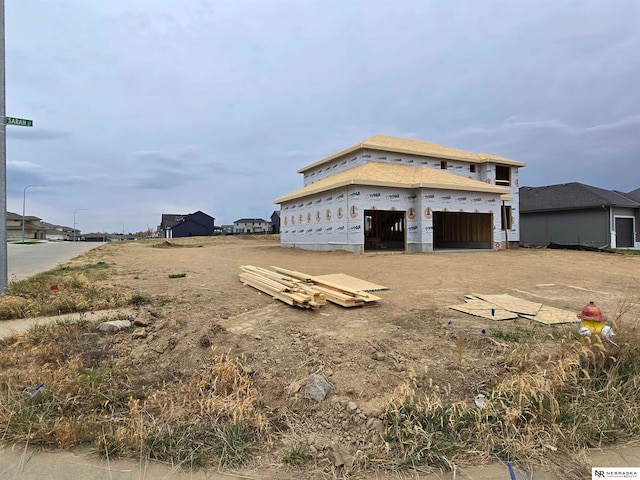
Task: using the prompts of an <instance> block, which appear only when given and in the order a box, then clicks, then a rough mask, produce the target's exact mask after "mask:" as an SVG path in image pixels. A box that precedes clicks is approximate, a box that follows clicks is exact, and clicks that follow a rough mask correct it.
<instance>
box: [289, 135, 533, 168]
mask: <svg viewBox="0 0 640 480" xmlns="http://www.w3.org/2000/svg"><path fill="white" fill-rule="evenodd" d="M365 148H368V149H371V150H380V151H383V152H395V153H408V154H412V155H420V156H425V157H433V158H442V159H444V160H462V161H465V162H470V163H487V162H491V163H502V164H504V165H513V166H516V167H524V166H526V164H525V163H522V162H518V161H516V160H510V159H508V158H504V157H498V156H496V155H491V154H489V153H471V152H465V151H464V150H458V149H456V148H451V147H445V146H443V145H438V144H437V143H431V142H423V141H422V140H413V139H410V138H398V137H390V136H388V135H374V136H373V137H370V138H367V139H366V140H363V141H362V142H359V143H356V144H355V145H352V146H351V147H349V148H346V149H344V150H341V151H339V152H338V153H334V154H333V155H330V156H328V157H326V158H323V159H322V160H319V161H317V162H315V163H312V164H311V165H308V166H306V167H303V168H301V169H300V170H298V173H304V172H306V171H308V170H311V169H312V168H315V167H317V166H319V165H322V164H324V163H327V162H330V161H331V160H334V159H336V158H338V157H341V156H343V155H347V154H349V153H352V152H355V151H356V150H361V149H365Z"/></svg>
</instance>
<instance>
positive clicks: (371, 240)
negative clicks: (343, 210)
mask: <svg viewBox="0 0 640 480" xmlns="http://www.w3.org/2000/svg"><path fill="white" fill-rule="evenodd" d="M376 250H387V251H389V250H395V251H402V252H404V250H405V223H404V211H402V212H399V211H395V210H365V211H364V251H365V252H371V251H376Z"/></svg>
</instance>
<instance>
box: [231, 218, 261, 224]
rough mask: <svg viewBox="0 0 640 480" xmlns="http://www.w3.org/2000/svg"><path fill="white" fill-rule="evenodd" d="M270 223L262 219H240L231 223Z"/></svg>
mask: <svg viewBox="0 0 640 480" xmlns="http://www.w3.org/2000/svg"><path fill="white" fill-rule="evenodd" d="M249 222H251V223H270V222H269V221H267V220H263V219H262V218H241V219H240V220H236V221H235V222H233V223H234V224H236V223H249Z"/></svg>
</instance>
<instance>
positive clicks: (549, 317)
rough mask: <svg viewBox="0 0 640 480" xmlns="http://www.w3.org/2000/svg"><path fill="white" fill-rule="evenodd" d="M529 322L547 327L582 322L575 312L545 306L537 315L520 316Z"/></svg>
mask: <svg viewBox="0 0 640 480" xmlns="http://www.w3.org/2000/svg"><path fill="white" fill-rule="evenodd" d="M520 316H521V317H523V318H527V319H529V320H535V321H536V322H540V323H544V324H545V325H557V324H560V323H578V322H579V321H580V320H579V319H578V318H577V317H576V314H575V312H570V311H569V310H562V309H561V308H555V307H550V306H548V305H543V306H542V308H541V309H540V310H538V313H537V314H536V315H525V314H521V315H520Z"/></svg>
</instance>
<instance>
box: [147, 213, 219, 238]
mask: <svg viewBox="0 0 640 480" xmlns="http://www.w3.org/2000/svg"><path fill="white" fill-rule="evenodd" d="M214 222H215V218H213V217H212V216H210V215H207V214H206V213H204V212H202V211H200V210H198V211H197V212H194V213H189V214H187V215H174V214H162V220H161V222H160V225H159V226H158V232H159V237H161V238H180V237H198V236H209V235H213V229H214Z"/></svg>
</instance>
